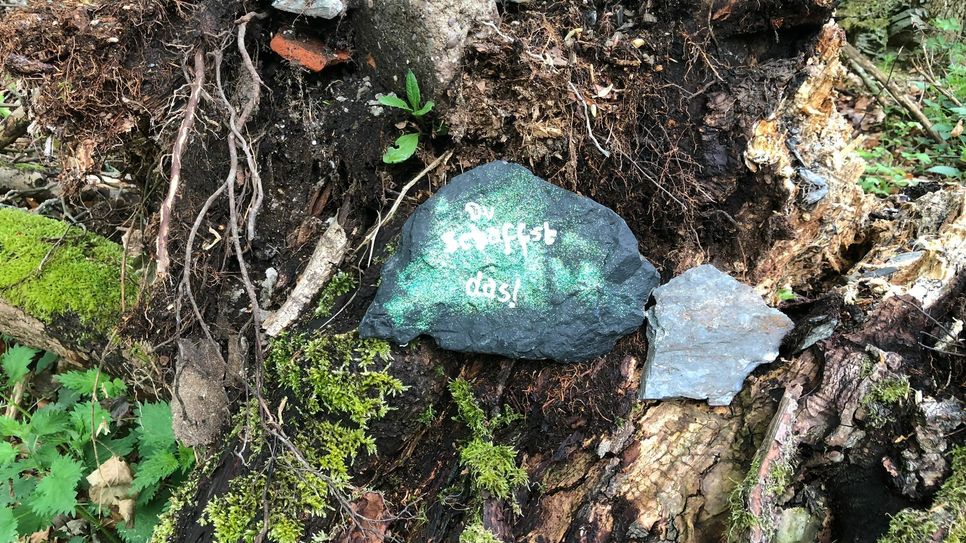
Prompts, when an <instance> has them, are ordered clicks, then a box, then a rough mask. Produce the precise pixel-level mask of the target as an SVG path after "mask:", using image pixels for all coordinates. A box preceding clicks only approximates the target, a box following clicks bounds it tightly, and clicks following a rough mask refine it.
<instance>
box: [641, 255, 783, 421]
mask: <svg viewBox="0 0 966 543" xmlns="http://www.w3.org/2000/svg"><path fill="white" fill-rule="evenodd" d="M654 298H655V300H656V304H655V305H654V307H652V308H651V309H650V310H649V311H648V314H647V338H648V353H647V364H646V367H645V369H644V375H643V379H642V383H641V392H640V398H641V399H642V400H663V399H667V398H676V397H683V398H692V399H695V400H704V399H707V400H708V403H709V404H710V405H728V404H730V403H731V399H732V398H734V396H735V394H737V393H738V392H740V391H741V386H742V383H743V382H744V380H745V377H747V376H748V374H749V373H751V372H752V371H753V370H754V369H755V368H756V367H758V366H759V365H761V364H765V363H768V362H772V361H774V360H775V358H777V357H778V347H779V345H781V341H782V338H783V337H785V334H787V333H788V332H789V331H791V329H792V327H793V326H794V325H793V323H792V321H791V320H790V319H789V318H788V317H786V316H785V315H784V314H783V313H782V312H781V311H778V310H777V309H773V308H771V307H768V306H767V305H766V304H765V302H764V301H763V300H762V299H761V296H758V295H757V294H756V293H755V291H754V289H753V288H751V287H750V286H748V285H744V284H742V283H739V282H738V281H736V280H735V279H734V278H732V277H731V276H730V275H728V274H726V273H722V272H720V271H718V270H717V269H716V268H715V267H714V266H711V265H710V264H705V265H703V266H698V267H697V268H692V269H690V270H688V271H686V272H684V273H683V274H681V275H680V276H678V277H675V278H674V279H672V280H670V281H669V282H668V283H667V284H666V285H663V286H661V287H658V288H656V289H654Z"/></svg>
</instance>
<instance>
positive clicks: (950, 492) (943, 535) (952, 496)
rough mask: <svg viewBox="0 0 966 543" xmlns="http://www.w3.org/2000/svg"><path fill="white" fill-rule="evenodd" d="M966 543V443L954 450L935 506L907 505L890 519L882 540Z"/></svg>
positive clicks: (884, 542) (934, 503)
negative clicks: (950, 469)
mask: <svg viewBox="0 0 966 543" xmlns="http://www.w3.org/2000/svg"><path fill="white" fill-rule="evenodd" d="M930 541H946V542H947V543H966V446H964V447H958V448H956V449H955V450H954V451H953V472H952V474H951V475H950V476H949V478H948V479H946V482H944V483H943V486H942V488H941V489H939V492H937V493H936V498H935V500H933V504H932V507H930V508H929V509H927V510H919V509H903V510H902V511H900V512H899V514H897V515H896V516H895V517H893V518H892V522H890V523H889V531H888V532H887V533H886V535H884V536H882V537H881V538H879V543H919V542H922V543H926V542H930Z"/></svg>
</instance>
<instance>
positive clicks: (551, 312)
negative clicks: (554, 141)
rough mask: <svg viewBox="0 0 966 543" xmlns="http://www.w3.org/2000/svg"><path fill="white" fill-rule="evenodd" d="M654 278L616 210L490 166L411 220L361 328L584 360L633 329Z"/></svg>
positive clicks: (400, 339) (461, 346) (459, 181)
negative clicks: (424, 335)
mask: <svg viewBox="0 0 966 543" xmlns="http://www.w3.org/2000/svg"><path fill="white" fill-rule="evenodd" d="M473 232H478V234H476V237H475V238H474V236H473V234H472V233H473ZM520 232H523V233H524V236H521V235H520V234H519V233H520ZM525 238H529V239H528V241H526V243H525V244H524V242H523V241H522V240H523V239H525ZM524 247H526V250H524ZM659 280H660V277H659V275H658V274H657V272H656V271H655V270H654V267H653V266H652V265H651V264H650V263H649V262H647V261H646V260H645V259H644V258H643V257H642V256H641V254H640V252H638V249H637V239H635V237H634V234H633V233H631V231H630V229H629V228H628V227H627V224H626V223H625V222H624V220H623V219H621V218H620V217H618V216H617V214H616V213H614V212H613V211H611V210H610V209H607V208H606V207H604V206H602V205H600V204H598V203H597V202H594V201H593V200H591V199H589V198H585V197H583V196H578V195H577V194H574V193H573V192H570V191H568V190H565V189H562V188H560V187H557V186H555V185H552V184H550V183H547V182H546V181H544V180H542V179H540V178H538V177H536V176H535V175H533V174H532V173H531V172H530V171H529V170H527V169H526V168H524V167H523V166H520V165H517V164H509V163H507V162H502V161H498V162H491V163H489V164H486V165H484V166H480V167H478V168H475V169H473V170H470V171H468V172H466V173H464V174H462V175H459V176H457V177H455V178H454V179H453V180H452V181H450V183H449V184H448V185H446V186H445V187H443V188H442V189H441V190H440V191H439V192H437V193H436V194H435V195H434V196H433V197H431V198H430V199H429V200H427V201H426V202H425V203H423V204H422V205H420V206H419V207H418V208H417V209H416V211H415V212H414V213H413V214H412V216H410V217H409V219H408V220H407V221H406V224H405V225H404V226H403V228H402V232H401V234H400V239H399V245H398V249H397V250H396V252H395V254H394V255H393V256H392V257H391V258H390V259H389V261H388V262H387V263H386V265H385V267H384V268H383V270H382V283H381V285H380V287H379V290H378V292H377V293H376V297H375V300H374V301H373V303H372V305H371V306H370V307H369V310H368V311H367V313H366V315H365V317H364V318H363V319H362V322H361V324H360V326H359V333H360V335H362V336H363V337H380V338H384V339H388V340H391V341H393V342H395V343H398V344H404V343H408V342H409V341H412V340H413V339H414V338H416V337H417V336H419V335H421V334H428V335H430V336H432V337H434V338H435V339H436V342H437V343H438V344H439V345H440V346H441V347H443V348H445V349H451V350H456V351H469V352H479V353H493V354H499V355H503V356H507V357H511V358H530V359H553V360H558V361H580V360H588V359H591V358H594V357H597V356H600V355H602V354H604V353H606V352H608V351H609V350H611V349H612V348H613V346H614V343H615V342H616V341H617V339H618V338H620V337H621V336H624V335H626V334H628V333H630V332H632V331H634V330H635V329H637V328H638V327H639V326H640V325H641V323H642V322H643V320H644V304H645V303H646V301H647V298H648V296H649V294H650V292H651V290H652V289H653V288H654V287H655V286H657V284H658V282H659Z"/></svg>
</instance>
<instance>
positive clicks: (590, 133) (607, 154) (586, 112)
mask: <svg viewBox="0 0 966 543" xmlns="http://www.w3.org/2000/svg"><path fill="white" fill-rule="evenodd" d="M569 85H570V90H572V91H574V94H575V95H577V100H579V101H580V104H581V105H582V106H584V120H585V121H587V135H588V136H590V141H592V142H594V146H596V147H597V150H598V151H600V153H601V154H602V155H604V157H606V158H610V151H608V150H607V149H604V148H603V147H601V146H600V142H599V141H597V138H596V137H595V136H594V131H593V130H592V129H591V128H590V110H589V109H588V108H587V102H585V101H584V97H583V96H581V95H580V92H579V91H578V90H577V87H575V86H574V84H573V83H572V82H570V83H569Z"/></svg>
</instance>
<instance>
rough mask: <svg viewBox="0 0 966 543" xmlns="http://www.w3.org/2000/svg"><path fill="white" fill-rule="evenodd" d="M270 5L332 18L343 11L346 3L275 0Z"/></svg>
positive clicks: (284, 9)
mask: <svg viewBox="0 0 966 543" xmlns="http://www.w3.org/2000/svg"><path fill="white" fill-rule="evenodd" d="M272 7H273V8H275V9H280V10H282V11H287V12H289V13H297V14H299V15H304V16H306V17H322V18H323V19H334V18H335V17H338V16H339V15H341V14H342V12H343V11H345V8H346V5H345V2H343V1H342V0H275V1H274V2H272Z"/></svg>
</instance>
